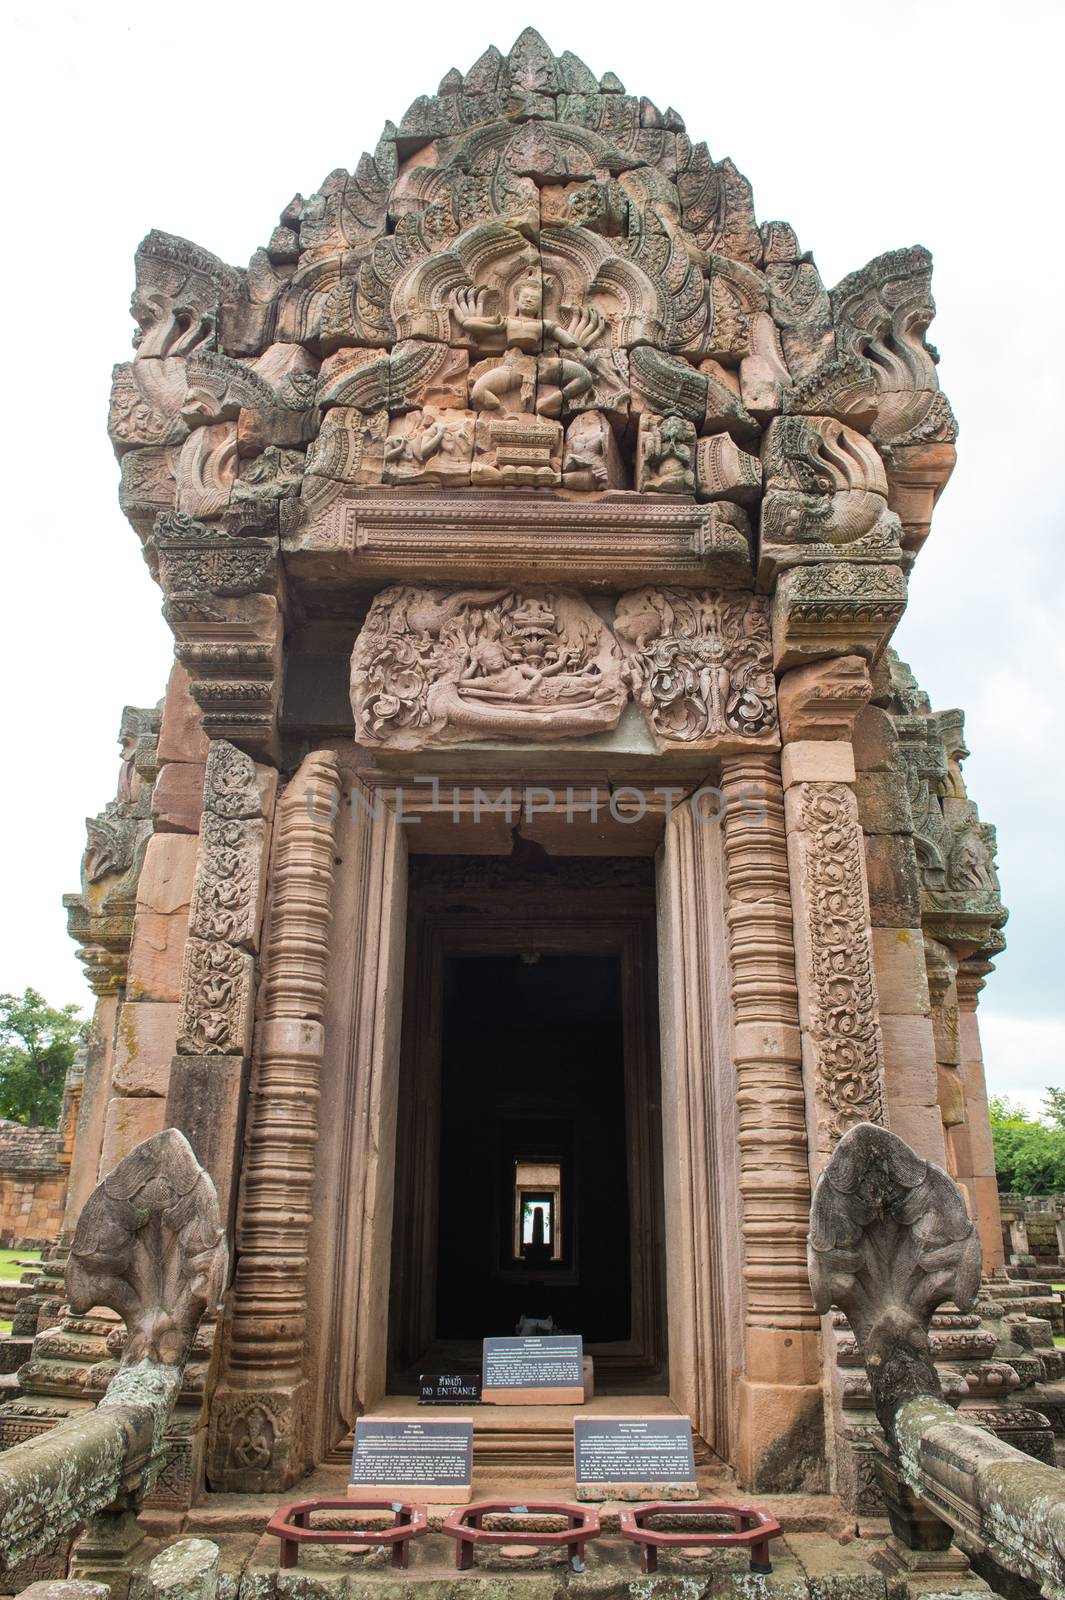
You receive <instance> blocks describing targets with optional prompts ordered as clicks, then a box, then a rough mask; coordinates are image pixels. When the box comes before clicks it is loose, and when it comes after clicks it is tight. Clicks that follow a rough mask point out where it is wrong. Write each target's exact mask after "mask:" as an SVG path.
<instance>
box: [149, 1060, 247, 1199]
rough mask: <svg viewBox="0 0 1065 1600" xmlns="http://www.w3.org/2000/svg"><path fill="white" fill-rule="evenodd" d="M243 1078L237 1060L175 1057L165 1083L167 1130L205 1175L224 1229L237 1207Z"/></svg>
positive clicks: (243, 1070) (243, 1067)
mask: <svg viewBox="0 0 1065 1600" xmlns="http://www.w3.org/2000/svg"><path fill="white" fill-rule="evenodd" d="M246 1079H247V1071H246V1065H245V1062H244V1059H243V1057H241V1056H218V1055H211V1056H175V1057H174V1058H173V1061H172V1062H171V1064H170V1070H169V1077H168V1082H167V1097H166V1125H167V1127H169V1128H178V1129H179V1130H180V1131H181V1132H182V1133H183V1134H184V1135H185V1137H186V1139H187V1140H188V1141H189V1144H190V1145H191V1146H192V1149H193V1153H194V1154H195V1156H196V1159H197V1161H198V1162H199V1163H200V1165H201V1166H202V1167H203V1169H204V1171H205V1172H207V1173H208V1174H209V1175H210V1177H211V1179H212V1181H213V1183H214V1186H215V1190H216V1192H217V1194H218V1207H219V1212H220V1215H221V1217H222V1221H223V1223H224V1224H229V1223H230V1222H231V1220H232V1216H233V1208H234V1205H235V1203H236V1193H237V1178H238V1164H237V1163H238V1157H239V1153H240V1134H241V1121H242V1117H243V1113H244V1089H245V1084H246Z"/></svg>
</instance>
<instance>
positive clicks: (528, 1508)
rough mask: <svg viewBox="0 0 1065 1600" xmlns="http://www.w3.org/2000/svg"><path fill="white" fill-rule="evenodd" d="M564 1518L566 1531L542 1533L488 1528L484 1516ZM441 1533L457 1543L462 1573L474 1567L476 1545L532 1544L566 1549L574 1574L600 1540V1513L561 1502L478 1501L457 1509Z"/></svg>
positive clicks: (456, 1547) (564, 1529)
mask: <svg viewBox="0 0 1065 1600" xmlns="http://www.w3.org/2000/svg"><path fill="white" fill-rule="evenodd" d="M491 1516H509V1517H565V1519H566V1522H567V1524H568V1526H567V1527H565V1528H554V1529H545V1530H544V1531H543V1532H536V1531H533V1532H529V1531H527V1530H526V1529H525V1528H522V1529H521V1531H520V1532H514V1531H513V1530H511V1531H509V1532H508V1531H506V1530H503V1529H494V1528H491V1529H490V1528H485V1527H484V1526H483V1522H484V1519H485V1517H491ZM441 1532H443V1533H447V1534H450V1536H451V1537H452V1539H454V1541H455V1566H456V1567H457V1568H458V1570H459V1571H460V1572H464V1571H466V1570H467V1569H468V1568H470V1567H472V1566H473V1554H474V1550H475V1548H476V1547H477V1546H485V1545H487V1546H491V1545H501V1544H531V1545H537V1546H540V1547H542V1548H544V1549H552V1548H556V1549H557V1548H558V1547H559V1546H561V1545H565V1546H566V1552H567V1559H568V1561H569V1565H570V1568H571V1570H572V1571H573V1572H581V1571H582V1570H583V1568H584V1547H585V1545H586V1544H587V1543H588V1542H589V1540H591V1539H598V1537H599V1533H600V1528H599V1513H598V1511H593V1510H592V1509H591V1508H590V1507H588V1506H574V1505H568V1504H567V1503H566V1502H565V1501H560V1500H529V1501H527V1502H526V1503H525V1504H524V1505H511V1504H509V1503H508V1502H507V1501H506V1500H477V1501H475V1502H474V1503H473V1505H470V1506H456V1508H455V1510H454V1511H452V1513H451V1515H450V1516H449V1517H448V1519H447V1521H446V1522H445V1523H444V1525H443V1528H442V1529H441Z"/></svg>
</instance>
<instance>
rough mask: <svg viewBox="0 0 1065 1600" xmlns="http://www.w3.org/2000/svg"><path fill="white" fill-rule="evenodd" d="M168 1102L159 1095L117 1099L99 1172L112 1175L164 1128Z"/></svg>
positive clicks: (110, 1107) (109, 1109)
mask: <svg viewBox="0 0 1065 1600" xmlns="http://www.w3.org/2000/svg"><path fill="white" fill-rule="evenodd" d="M165 1110H166V1101H165V1099H162V1098H160V1097H159V1096H157V1095H140V1096H137V1097H136V1098H127V1097H116V1098H114V1099H112V1100H111V1101H110V1102H109V1103H108V1107H107V1120H106V1123H105V1126H104V1137H103V1144H102V1145H101V1147H100V1169H101V1171H103V1172H110V1171H111V1170H112V1169H113V1168H114V1167H117V1165H118V1163H119V1162H120V1161H122V1160H124V1159H125V1157H126V1156H128V1155H129V1153H130V1151H131V1150H133V1149H134V1147H135V1146H136V1145H139V1144H142V1143H143V1142H144V1140H145V1139H150V1138H151V1137H152V1135H153V1134H154V1133H158V1132H159V1131H160V1129H161V1128H163V1127H164V1126H165Z"/></svg>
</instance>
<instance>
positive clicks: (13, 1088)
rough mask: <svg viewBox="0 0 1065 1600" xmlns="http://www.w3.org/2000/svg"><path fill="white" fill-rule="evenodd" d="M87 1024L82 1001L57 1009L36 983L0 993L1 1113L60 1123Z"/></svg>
mask: <svg viewBox="0 0 1065 1600" xmlns="http://www.w3.org/2000/svg"><path fill="white" fill-rule="evenodd" d="M85 1029H86V1024H85V1023H84V1022H83V1021H82V1020H81V1018H80V1017H79V1016H78V1008H77V1006H63V1007H62V1008H61V1010H59V1011H57V1010H56V1009H55V1008H54V1007H53V1006H50V1005H49V1004H48V1002H47V1001H46V1000H45V998H44V996H43V995H42V994H38V992H37V990H36V989H27V990H26V992H25V993H24V994H22V995H16V994H0V1116H3V1117H11V1118H12V1119H13V1120H14V1121H15V1122H25V1123H28V1124H29V1125H30V1127H33V1128H39V1127H50V1128H51V1127H55V1125H56V1123H57V1122H58V1121H59V1112H60V1109H61V1107H62V1104H63V1080H64V1078H65V1077H66V1075H67V1068H68V1067H69V1066H70V1063H71V1062H72V1061H73V1059H74V1056H75V1053H76V1051H77V1049H78V1046H79V1045H80V1044H81V1042H82V1040H83V1039H84V1037H85Z"/></svg>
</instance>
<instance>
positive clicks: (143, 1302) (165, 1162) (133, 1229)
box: [66, 1128, 226, 1366]
mask: <svg viewBox="0 0 1065 1600" xmlns="http://www.w3.org/2000/svg"><path fill="white" fill-rule="evenodd" d="M225 1269H226V1244H225V1235H224V1233H223V1231H222V1228H221V1224H220V1221H219V1215H218V1199H217V1196H216V1195H215V1189H214V1184H213V1183H212V1182H211V1179H210V1178H209V1177H208V1175H207V1173H206V1172H204V1170H203V1168H202V1167H201V1166H200V1164H199V1162H198V1161H197V1160H196V1157H195V1156H194V1155H193V1153H192V1148H191V1146H190V1145H189V1143H188V1140H187V1139H186V1138H185V1136H184V1134H182V1133H179V1132H178V1131H177V1129H176V1128H164V1129H163V1131H162V1132H161V1133H157V1134H154V1135H153V1136H152V1138H150V1139H146V1140H145V1141H144V1143H143V1144H139V1145H137V1146H136V1147H135V1148H134V1149H133V1150H131V1151H130V1153H129V1155H128V1156H126V1157H125V1159H124V1160H123V1161H120V1162H119V1164H118V1166H117V1167H116V1168H115V1170H114V1171H113V1172H112V1173H111V1174H110V1175H109V1176H108V1177H107V1178H105V1179H104V1180H103V1182H102V1183H101V1184H100V1185H99V1187H98V1188H96V1189H94V1190H93V1192H92V1194H91V1195H90V1196H89V1198H88V1200H87V1201H86V1202H85V1206H84V1208H83V1209H82V1213H81V1216H80V1217H79V1218H78V1226H77V1228H76V1230H75V1233H74V1242H73V1244H72V1245H71V1249H70V1259H69V1261H68V1262H67V1268H66V1289H67V1294H68V1296H69V1299H70V1304H71V1308H72V1310H73V1311H74V1312H75V1313H77V1314H78V1315H84V1314H85V1313H86V1312H88V1311H90V1310H91V1309H92V1307H93V1306H109V1307H110V1309H111V1310H112V1311H117V1313H118V1315H119V1316H120V1317H121V1318H122V1319H123V1321H124V1322H125V1324H126V1327H127V1329H128V1330H129V1339H128V1341H127V1343H126V1348H125V1351H124V1353H123V1357H122V1364H123V1366H130V1365H132V1364H133V1363H134V1362H137V1361H144V1360H148V1361H158V1362H161V1363H162V1364H163V1365H164V1366H173V1365H175V1364H180V1363H181V1362H183V1361H184V1359H185V1356H186V1354H187V1352H188V1349H189V1346H190V1344H191V1342H192V1338H193V1335H194V1334H195V1332H196V1329H197V1328H198V1327H199V1324H200V1319H201V1318H202V1317H203V1315H204V1313H205V1312H206V1311H208V1310H209V1309H213V1308H214V1307H215V1306H216V1305H217V1303H218V1299H219V1296H220V1295H221V1292H222V1286H223V1283H224V1280H225Z"/></svg>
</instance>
